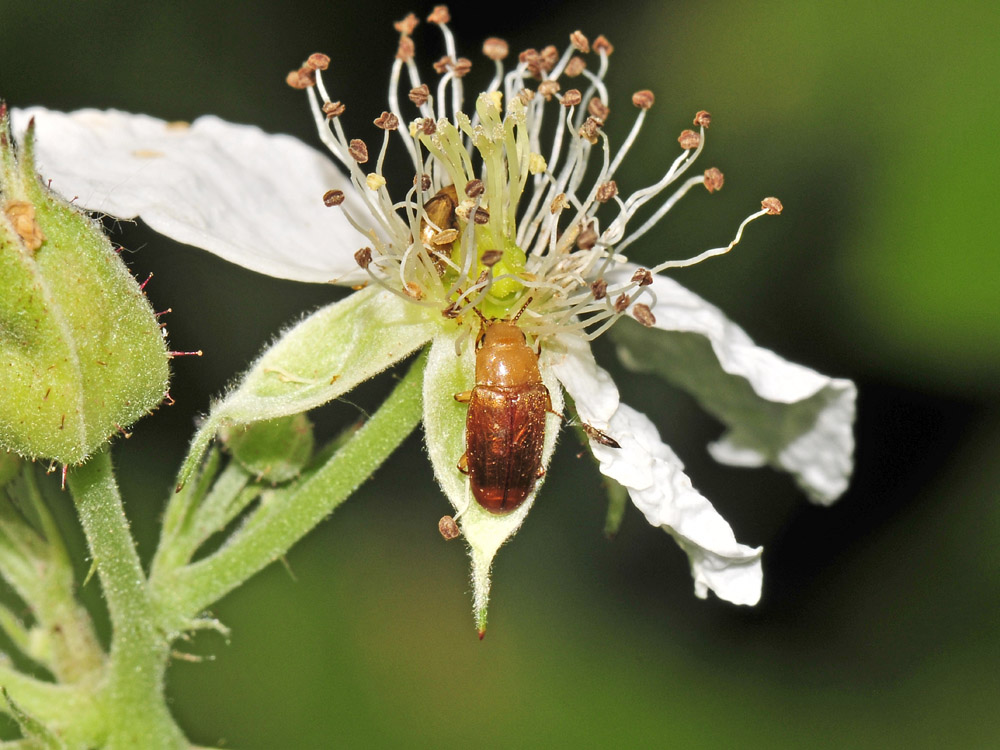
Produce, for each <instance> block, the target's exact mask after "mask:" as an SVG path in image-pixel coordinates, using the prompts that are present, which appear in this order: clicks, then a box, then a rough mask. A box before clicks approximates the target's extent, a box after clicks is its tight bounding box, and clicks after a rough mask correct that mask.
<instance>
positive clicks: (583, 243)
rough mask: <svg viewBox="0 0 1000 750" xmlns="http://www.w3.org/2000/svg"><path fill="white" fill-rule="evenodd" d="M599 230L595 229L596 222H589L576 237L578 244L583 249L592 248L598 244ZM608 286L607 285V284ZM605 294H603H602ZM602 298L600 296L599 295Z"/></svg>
mask: <svg viewBox="0 0 1000 750" xmlns="http://www.w3.org/2000/svg"><path fill="white" fill-rule="evenodd" d="M597 239H598V237H597V230H596V229H594V222H592V221H591V222H588V224H587V226H585V227H584V228H583V229H582V230H580V234H579V235H578V236H577V238H576V246H577V247H578V248H580V249H581V250H592V249H593V248H594V245H596V244H597ZM605 286H606V285H605ZM602 296H603V295H602ZM598 299H600V297H598Z"/></svg>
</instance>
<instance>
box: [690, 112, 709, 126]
mask: <svg viewBox="0 0 1000 750" xmlns="http://www.w3.org/2000/svg"><path fill="white" fill-rule="evenodd" d="M694 124H695V125H697V126H698V127H701V128H706V129H707V128H708V126H709V125H711V124H712V115H711V114H710V113H708V112H706V111H705V110H703V109H701V110H698V113H697V114H696V115H695V116H694Z"/></svg>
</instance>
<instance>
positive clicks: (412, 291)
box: [403, 281, 425, 301]
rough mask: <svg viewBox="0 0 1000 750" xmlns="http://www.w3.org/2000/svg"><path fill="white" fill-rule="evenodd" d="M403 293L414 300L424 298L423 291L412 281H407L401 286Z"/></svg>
mask: <svg viewBox="0 0 1000 750" xmlns="http://www.w3.org/2000/svg"><path fill="white" fill-rule="evenodd" d="M403 292H404V294H406V296H408V297H412V298H413V299H415V300H418V301H419V300H422V299H423V298H424V296H425V295H424V290H423V289H421V288H420V285H419V284H415V283H414V282H412V281H407V282H406V283H405V284H403Z"/></svg>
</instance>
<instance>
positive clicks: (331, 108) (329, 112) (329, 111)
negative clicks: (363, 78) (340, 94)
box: [322, 102, 347, 120]
mask: <svg viewBox="0 0 1000 750" xmlns="http://www.w3.org/2000/svg"><path fill="white" fill-rule="evenodd" d="M322 109H323V114H324V115H326V116H327V117H328V118H329V119H331V120H332V119H333V118H334V117H340V116H341V115H342V114H344V110H345V109H347V107H345V106H344V105H343V104H341V103H340V102H323V107H322Z"/></svg>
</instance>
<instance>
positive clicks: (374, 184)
mask: <svg viewBox="0 0 1000 750" xmlns="http://www.w3.org/2000/svg"><path fill="white" fill-rule="evenodd" d="M365 184H366V185H367V186H368V189H369V190H381V189H382V188H384V187H385V177H383V176H382V175H380V174H375V173H372V174H370V175H368V176H367V177H365Z"/></svg>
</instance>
